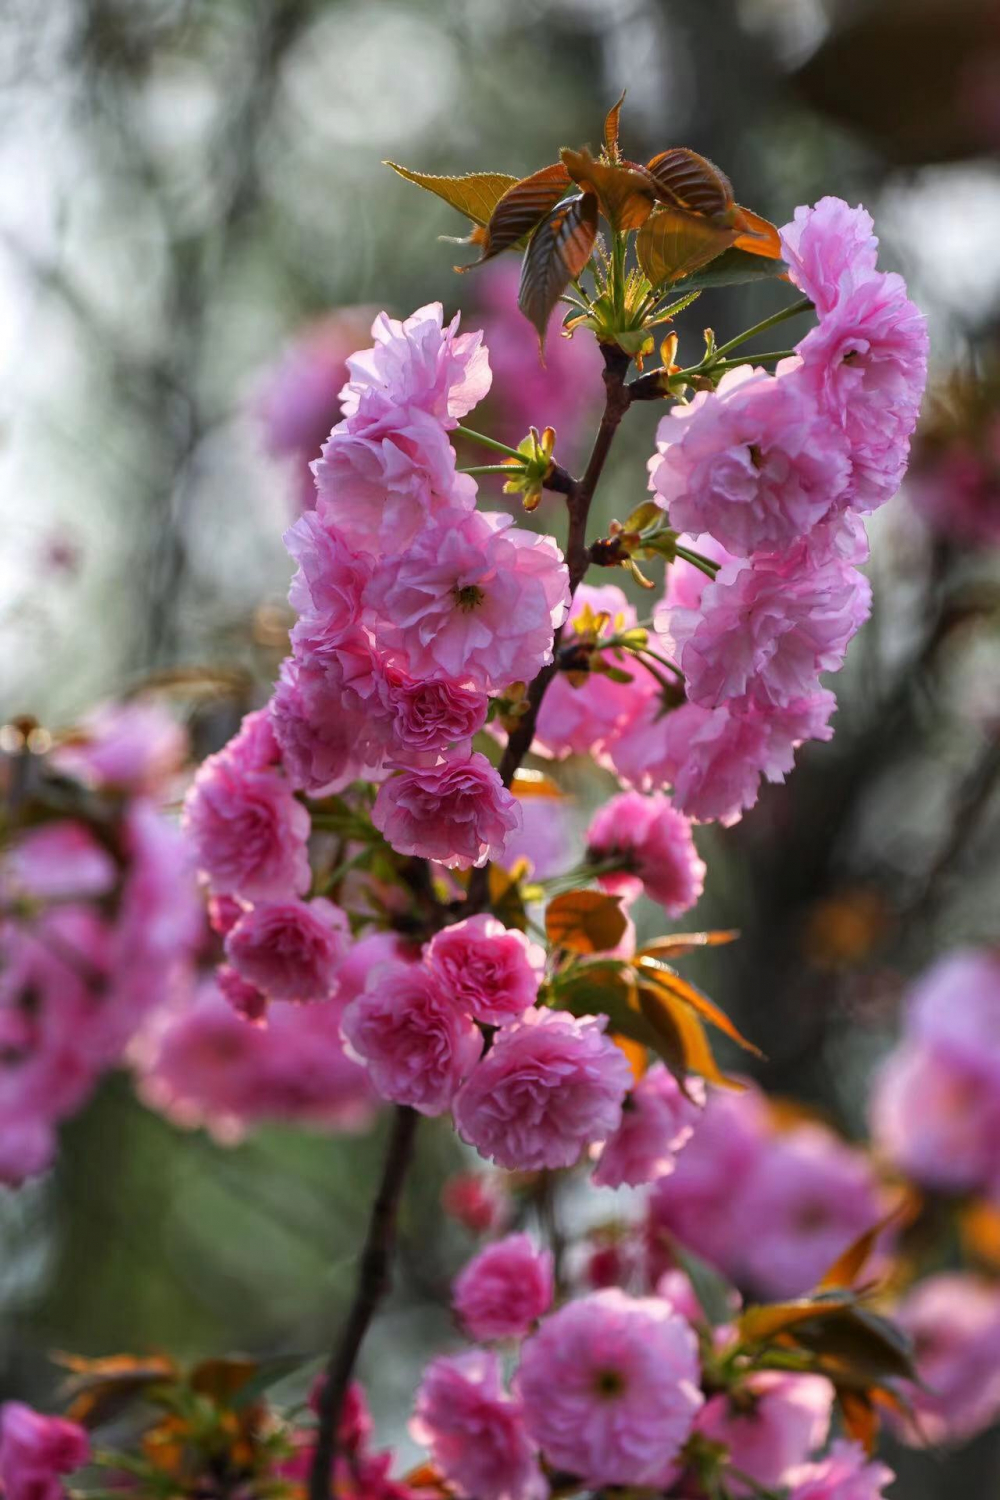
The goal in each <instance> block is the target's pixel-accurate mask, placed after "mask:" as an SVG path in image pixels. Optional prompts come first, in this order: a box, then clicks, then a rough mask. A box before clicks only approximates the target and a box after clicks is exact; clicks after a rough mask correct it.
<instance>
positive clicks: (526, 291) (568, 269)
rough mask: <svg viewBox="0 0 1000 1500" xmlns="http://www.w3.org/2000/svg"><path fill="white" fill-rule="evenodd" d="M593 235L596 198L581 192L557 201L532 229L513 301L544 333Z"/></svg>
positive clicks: (580, 266)
mask: <svg viewBox="0 0 1000 1500" xmlns="http://www.w3.org/2000/svg"><path fill="white" fill-rule="evenodd" d="M596 238H597V199H596V198H595V196H594V194H593V193H581V194H580V195H579V196H578V197H575V198H567V200H566V202H565V203H560V204H558V205H557V206H556V207H555V208H554V209H553V210H552V212H551V213H550V214H549V215H548V217H547V218H545V219H543V220H542V222H541V224H539V226H538V228H537V229H536V230H535V232H534V234H533V235H532V236H531V239H530V241H529V243H528V248H527V250H526V251H525V252H524V263H523V264H522V266H521V284H520V286H519V288H518V293H517V305H518V307H519V308H520V309H521V311H522V312H523V313H524V316H525V317H526V318H527V319H528V320H529V322H531V323H533V324H534V326H535V328H536V329H537V331H538V337H539V339H543V338H544V337H545V327H546V324H547V323H548V321H549V315H550V313H551V312H552V309H553V308H554V307H555V305H556V303H557V302H558V301H559V298H560V297H561V296H562V294H563V292H564V291H565V289H566V287H567V286H568V285H569V283H570V282H571V281H572V279H573V277H574V276H579V274H580V272H581V271H582V270H583V268H584V266H585V265H586V264H587V262H588V260H589V259H590V253H591V251H592V250H593V248H594V240H595V239H596Z"/></svg>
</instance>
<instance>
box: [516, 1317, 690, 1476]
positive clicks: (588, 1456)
mask: <svg viewBox="0 0 1000 1500" xmlns="http://www.w3.org/2000/svg"><path fill="white" fill-rule="evenodd" d="M698 1382H699V1369H698V1346H697V1342H696V1340H695V1336H694V1333H693V1332H692V1330H691V1328H690V1327H689V1326H688V1324H687V1323H686V1322H685V1320H684V1319H683V1318H681V1317H679V1316H678V1315H677V1314H676V1313H675V1312H673V1310H672V1309H671V1308H670V1306H669V1304H667V1303H666V1302H662V1301H660V1300H658V1299H656V1298H653V1297H645V1298H632V1297H627V1296H626V1295H625V1293H624V1292H620V1291H618V1290H617V1289H615V1288H609V1289H608V1290H606V1291H602V1292H592V1293H590V1294H589V1295H587V1296H585V1297H579V1298H577V1299H576V1300H575V1301H573V1302H569V1303H567V1304H566V1306H565V1307H562V1308H560V1309H559V1311H558V1312H555V1313H553V1314H552V1315H551V1316H550V1317H548V1318H546V1319H544V1320H543V1322H542V1325H541V1327H540V1328H539V1330H538V1332H537V1333H535V1334H533V1335H532V1336H531V1338H529V1339H528V1340H527V1341H526V1343H525V1345H524V1348H523V1349H522V1352H521V1364H520V1369H519V1370H518V1375H517V1390H518V1393H519V1394H520V1396H521V1399H522V1401H523V1402H524V1410H525V1421H526V1422H527V1425H528V1431H529V1432H530V1434H531V1436H532V1437H533V1438H534V1439H535V1440H536V1442H537V1443H538V1444H539V1446H540V1448H541V1450H542V1453H543V1454H544V1456H545V1457H546V1458H547V1459H548V1461H549V1463H551V1464H552V1465H553V1466H554V1467H555V1468H556V1469H558V1470H561V1471H565V1472H566V1473H569V1474H574V1475H576V1476H578V1478H579V1479H580V1480H581V1481H582V1482H583V1484H584V1485H586V1486H587V1487H588V1488H593V1489H600V1488H602V1487H603V1486H604V1485H642V1486H650V1487H652V1488H660V1487H662V1486H665V1485H666V1484H667V1483H668V1482H669V1479H670V1477H671V1475H672V1472H673V1465H674V1461H675V1460H676V1458H677V1455H678V1453H679V1451H680V1449H681V1446H682V1445H683V1443H684V1442H685V1441H686V1440H687V1438H688V1435H689V1434H690V1432H691V1428H692V1424H693V1422H694V1419H695V1416H696V1414H697V1411H698V1408H699V1407H700V1406H701V1404H702V1400H703V1397H702V1394H701V1391H700V1390H699V1389H698Z"/></svg>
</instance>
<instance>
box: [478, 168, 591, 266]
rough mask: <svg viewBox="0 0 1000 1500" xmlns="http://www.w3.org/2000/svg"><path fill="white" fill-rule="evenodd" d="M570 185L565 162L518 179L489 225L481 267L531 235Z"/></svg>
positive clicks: (501, 200) (503, 197) (487, 226)
mask: <svg viewBox="0 0 1000 1500" xmlns="http://www.w3.org/2000/svg"><path fill="white" fill-rule="evenodd" d="M569 184H570V175H569V173H568V172H567V170H566V168H565V167H564V166H563V164H562V162H561V161H557V162H554V163H553V164H552V166H551V167H542V168H541V170H540V171H538V172H532V174H531V176H530V177H522V178H521V180H520V181H519V182H514V183H513V184H512V185H511V186H510V187H509V188H508V189H507V191H506V192H505V193H504V194H503V195H502V196H501V197H500V198H499V199H498V200H497V203H496V207H495V208H494V210H493V212H492V214H491V215H490V218H489V222H488V224H487V225H486V244H485V245H484V246H483V253H482V255H481V256H480V258H479V260H477V261H476V262H475V264H476V265H477V266H481V265H482V263H483V261H484V260H491V259H492V258H493V256H494V255H499V254H500V252H501V250H509V249H510V248H511V246H512V245H516V244H517V242H518V240H521V239H523V238H524V236H525V235H526V234H530V233H531V231H532V230H533V229H534V228H535V226H536V224H539V223H540V222H541V220H542V219H544V218H545V216H546V214H548V213H550V212H551V210H552V209H553V208H554V207H555V205H556V204H557V203H558V202H559V199H560V198H561V197H562V195H563V193H564V192H565V191H566V189H567V188H568V187H569ZM588 253H589V252H588Z"/></svg>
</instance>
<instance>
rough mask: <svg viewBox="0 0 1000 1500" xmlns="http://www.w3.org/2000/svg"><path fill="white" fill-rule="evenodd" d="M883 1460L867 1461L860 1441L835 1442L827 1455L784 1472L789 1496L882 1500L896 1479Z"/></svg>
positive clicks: (796, 1499)
mask: <svg viewBox="0 0 1000 1500" xmlns="http://www.w3.org/2000/svg"><path fill="white" fill-rule="evenodd" d="M895 1477H896V1476H895V1475H894V1474H893V1472H892V1470H891V1469H889V1468H887V1467H886V1465H885V1464H883V1463H879V1462H878V1461H877V1460H875V1459H872V1460H870V1461H869V1459H868V1456H867V1454H866V1453H865V1450H864V1449H863V1448H862V1447H861V1444H860V1443H849V1442H845V1441H843V1440H841V1441H839V1442H836V1443H834V1445H833V1447H832V1448H831V1449H830V1452H829V1453H828V1454H827V1456H826V1458H821V1459H819V1460H818V1462H816V1463H811V1464H802V1465H800V1466H799V1467H798V1468H797V1469H791V1470H790V1471H789V1472H788V1473H787V1474H786V1475H785V1483H786V1485H787V1486H788V1489H789V1500H881V1496H882V1493H883V1491H884V1489H885V1487H886V1485H887V1484H891V1483H892V1481H893V1480H894V1479H895Z"/></svg>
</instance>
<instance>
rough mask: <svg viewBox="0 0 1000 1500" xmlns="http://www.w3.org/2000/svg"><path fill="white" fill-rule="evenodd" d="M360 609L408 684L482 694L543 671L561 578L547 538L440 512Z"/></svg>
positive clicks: (501, 522) (561, 601)
mask: <svg viewBox="0 0 1000 1500" xmlns="http://www.w3.org/2000/svg"><path fill="white" fill-rule="evenodd" d="M365 602H366V604H367V605H368V606H369V607H370V608H371V609H373V610H374V611H375V613H376V614H377V615H378V616H379V624H378V635H379V641H380V643H381V644H383V645H385V646H387V647H389V648H391V649H393V650H395V651H398V652H399V653H400V655H401V656H402V657H403V658H404V659H405V660H406V661H407V662H408V664H409V669H410V671H411V673H413V675H414V676H426V677H435V676H437V677H440V676H445V677H451V678H457V679H459V680H461V681H465V680H469V681H472V682H474V683H475V684H476V685H477V686H478V687H480V688H482V689H483V690H484V691H487V692H488V691H491V690H494V689H497V688H502V687H505V686H507V685H508V684H509V683H511V682H517V681H523V682H528V681H530V680H531V678H533V677H534V676H535V674H536V673H537V672H538V671H539V669H540V668H541V667H543V666H544V665H545V664H546V662H549V661H551V659H552V637H553V633H554V631H555V628H556V626H557V625H559V624H561V623H562V620H563V617H564V615H565V613H566V606H567V605H568V603H569V587H568V575H567V573H566V567H565V564H564V563H563V559H562V553H561V552H560V551H559V549H558V547H557V546H556V545H555V543H554V541H553V540H552V538H551V537H544V536H539V535H537V534H536V533H535V532H531V531H523V530H521V529H520V528H519V527H516V526H514V525H513V522H512V519H511V517H510V516H506V515H503V514H501V513H500V512H498V511H493V512H482V511H475V510H456V509H451V510H443V511H440V512H439V513H438V514H437V515H435V516H434V517H433V518H432V519H431V521H430V522H429V523H428V524H427V526H426V527H425V528H424V529H423V531H421V533H420V535H419V536H418V537H417V538H416V539H415V540H414V541H413V543H412V544H411V545H410V547H409V548H408V549H407V550H406V551H405V552H404V553H403V554H402V555H401V556H398V557H390V558H384V559H383V560H382V561H381V563H380V564H379V566H378V567H377V568H376V570H375V576H374V577H373V579H372V582H371V584H370V585H369V587H368V590H367V592H366V595H365Z"/></svg>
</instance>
